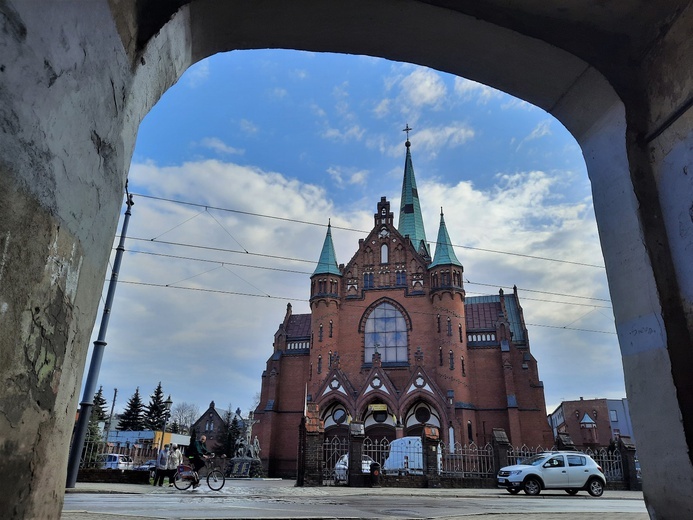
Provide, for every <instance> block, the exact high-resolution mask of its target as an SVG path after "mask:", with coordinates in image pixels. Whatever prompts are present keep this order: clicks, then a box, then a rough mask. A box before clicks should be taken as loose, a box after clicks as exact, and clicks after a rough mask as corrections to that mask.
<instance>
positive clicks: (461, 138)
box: [374, 121, 476, 158]
mask: <svg viewBox="0 0 693 520" xmlns="http://www.w3.org/2000/svg"><path fill="white" fill-rule="evenodd" d="M475 135H476V132H475V130H474V129H473V128H471V127H470V126H469V125H467V124H465V123H462V122H459V121H456V122H452V123H450V124H448V125H444V126H438V127H424V128H422V129H421V130H417V129H414V132H413V133H412V134H410V139H411V142H412V143H415V144H416V151H417V153H426V154H427V155H428V156H429V157H430V158H435V157H436V156H437V154H438V152H440V150H441V149H443V148H456V147H458V146H462V145H464V144H466V143H468V142H469V141H471V140H472V139H474V136H475ZM375 143H377V141H376V142H374V144H375ZM387 154H388V155H389V156H391V157H398V156H400V155H402V145H401V143H398V144H396V145H391V146H389V147H388V148H387Z"/></svg>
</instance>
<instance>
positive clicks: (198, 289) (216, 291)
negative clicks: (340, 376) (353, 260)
mask: <svg viewBox="0 0 693 520" xmlns="http://www.w3.org/2000/svg"><path fill="white" fill-rule="evenodd" d="M119 283H124V284H129V285H140V286H145V287H157V288H162V289H181V290H185V291H196V292H204V293H213V294H226V295H230V296H244V297H252V298H269V299H272V300H290V301H300V302H310V300H308V299H306V298H295V297H286V296H273V295H270V294H264V295H263V294H252V293H243V292H238V291H225V290H221V289H208V288H203V287H181V286H178V285H170V284H156V283H151V282H135V281H130V280H121V281H120V282H119ZM349 303H350V305H354V306H358V307H360V308H363V309H364V310H365V309H367V308H368V307H369V305H359V304H358V302H349ZM408 312H409V313H410V314H422V315H427V316H435V315H436V313H432V312H425V311H411V310H410V311H408ZM459 317H461V316H459ZM510 323H513V324H518V325H521V323H515V322H510ZM524 325H525V327H530V326H531V327H544V328H551V329H561V330H571V331H577V332H594V333H597V334H616V333H615V332H612V331H603V330H593V329H580V328H575V327H568V326H560V325H547V324H539V323H525V324H524Z"/></svg>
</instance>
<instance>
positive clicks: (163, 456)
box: [153, 444, 168, 487]
mask: <svg viewBox="0 0 693 520" xmlns="http://www.w3.org/2000/svg"><path fill="white" fill-rule="evenodd" d="M167 467H168V444H166V445H165V446H164V449H163V450H161V451H160V452H159V455H158V456H157V458H156V476H155V477H154V484H153V485H154V486H157V485H158V486H159V487H161V486H162V485H163V484H164V477H165V476H166V468H167Z"/></svg>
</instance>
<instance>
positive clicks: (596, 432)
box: [548, 397, 635, 449]
mask: <svg viewBox="0 0 693 520" xmlns="http://www.w3.org/2000/svg"><path fill="white" fill-rule="evenodd" d="M548 419H549V424H550V425H551V429H552V431H553V435H554V437H556V436H557V435H558V434H559V433H565V434H568V435H569V436H570V438H571V440H572V441H573V443H574V444H575V447H576V448H578V449H584V448H599V447H605V446H608V445H609V444H610V443H611V441H612V440H614V441H615V440H617V439H618V437H630V438H631V441H635V438H634V435H633V427H632V424H631V421H630V414H629V409H628V399H625V398H624V399H583V398H582V397H580V399H579V400H577V401H563V402H562V403H561V404H560V405H559V406H558V407H557V408H556V409H555V410H554V411H553V412H552V413H550V414H549V416H548Z"/></svg>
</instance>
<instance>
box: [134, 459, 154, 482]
mask: <svg viewBox="0 0 693 520" xmlns="http://www.w3.org/2000/svg"><path fill="white" fill-rule="evenodd" d="M135 470H137V471H149V476H150V477H151V478H154V477H155V476H156V459H150V460H148V461H147V462H145V463H144V464H140V465H139V466H135Z"/></svg>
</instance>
